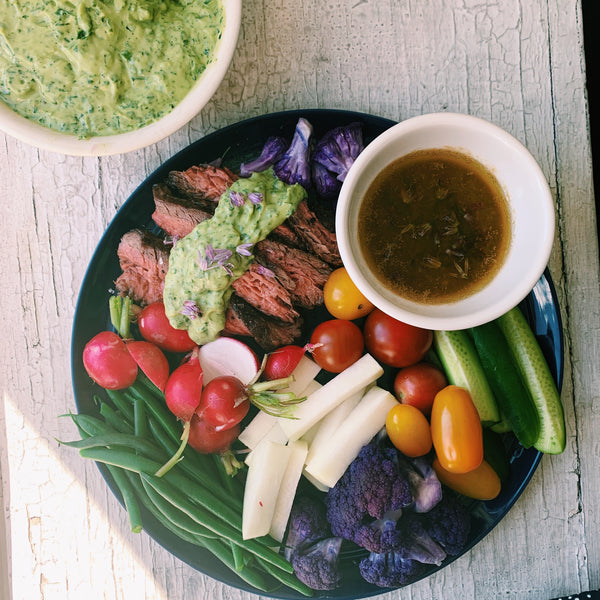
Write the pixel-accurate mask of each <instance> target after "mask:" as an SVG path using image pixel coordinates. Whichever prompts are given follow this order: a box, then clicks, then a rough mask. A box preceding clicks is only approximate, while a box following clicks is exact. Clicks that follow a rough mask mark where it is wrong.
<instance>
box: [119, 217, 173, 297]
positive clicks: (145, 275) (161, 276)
mask: <svg viewBox="0 0 600 600" xmlns="http://www.w3.org/2000/svg"><path fill="white" fill-rule="evenodd" d="M117 256H118V257H119V263H120V265H121V269H122V270H123V273H122V274H121V275H120V276H119V277H118V279H117V280H116V281H115V286H116V289H117V291H119V292H120V293H124V294H127V295H129V296H131V298H133V299H134V300H135V301H136V302H143V303H145V304H149V303H151V302H155V301H156V300H158V299H162V293H163V288H164V284H165V275H166V274H167V270H168V268H169V250H168V249H167V247H166V246H165V243H164V241H163V239H162V238H160V237H159V236H157V235H154V234H153V233H150V232H148V231H143V230H141V229H133V230H132V231H128V232H127V233H126V234H125V235H123V237H122V238H121V241H120V242H119V247H118V248H117Z"/></svg>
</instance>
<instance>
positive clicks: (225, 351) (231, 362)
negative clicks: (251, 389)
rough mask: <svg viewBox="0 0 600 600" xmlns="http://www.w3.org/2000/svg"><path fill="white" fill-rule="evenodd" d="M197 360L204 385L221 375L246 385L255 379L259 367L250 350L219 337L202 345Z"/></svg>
mask: <svg viewBox="0 0 600 600" xmlns="http://www.w3.org/2000/svg"><path fill="white" fill-rule="evenodd" d="M198 358H199V360H200V365H201V367H202V371H203V372H204V385H206V384H208V383H209V382H210V381H211V380H213V379H214V378H215V377H220V376H221V375H231V376H233V377H236V378H237V379H239V380H240V381H241V382H242V383H243V384H244V385H247V384H249V383H250V382H251V381H252V380H253V379H254V378H255V377H256V374H257V373H258V369H259V367H260V363H259V360H258V357H257V356H256V354H255V352H254V351H253V350H252V348H250V346H248V345H247V344H244V342H240V341H239V340H236V339H235V338H230V337H220V338H217V339H216V340H214V341H212V342H208V344H204V345H203V346H201V347H200V350H199V352H198Z"/></svg>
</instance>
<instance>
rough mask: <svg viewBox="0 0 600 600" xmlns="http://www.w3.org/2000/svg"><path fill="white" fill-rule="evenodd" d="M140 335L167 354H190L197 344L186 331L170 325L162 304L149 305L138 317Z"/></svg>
mask: <svg viewBox="0 0 600 600" xmlns="http://www.w3.org/2000/svg"><path fill="white" fill-rule="evenodd" d="M138 327H139V329H140V334H141V335H142V337H143V338H144V339H145V340H147V341H148V342H152V343H153V344H156V345H157V346H158V347H159V348H162V349H163V350H166V351H167V352H189V351H190V350H193V349H194V347H195V346H196V343H195V342H194V341H193V340H192V339H191V338H190V336H189V335H188V332H187V331H185V330H184V329H175V327H173V326H172V325H171V323H169V319H168V317H167V315H166V313H165V306H164V304H163V303H162V302H154V303H152V304H148V306H145V307H144V308H143V309H142V312H141V313H140V315H139V317H138Z"/></svg>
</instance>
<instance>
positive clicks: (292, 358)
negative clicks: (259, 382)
mask: <svg viewBox="0 0 600 600" xmlns="http://www.w3.org/2000/svg"><path fill="white" fill-rule="evenodd" d="M305 352H306V347H304V348H301V347H300V346H295V345H293V344H292V345H290V346H282V347H281V348H278V349H277V350H275V351H273V352H271V353H270V354H269V355H268V357H267V363H266V365H265V369H264V371H263V375H264V376H265V379H269V380H272V379H281V378H282V377H289V376H290V375H291V374H292V373H293V372H294V369H295V368H296V367H297V366H298V363H299V362H300V360H301V359H302V357H303V356H304V353H305Z"/></svg>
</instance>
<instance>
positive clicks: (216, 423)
mask: <svg viewBox="0 0 600 600" xmlns="http://www.w3.org/2000/svg"><path fill="white" fill-rule="evenodd" d="M249 408H250V400H249V399H248V391H247V389H246V387H245V386H244V384H243V383H242V382H241V381H240V380H239V379H238V378H237V377H233V376H231V375H222V376H220V377H215V378H214V379H213V380H212V381H210V382H209V383H208V384H207V385H206V387H205V388H204V391H203V392H202V401H201V403H200V406H199V407H198V411H197V413H196V414H197V415H198V416H199V417H200V418H201V419H202V420H203V421H204V422H205V423H206V424H207V425H209V426H211V427H214V429H215V430H216V431H223V430H225V429H230V428H231V427H234V426H235V425H237V424H238V423H239V422H240V421H241V420H242V419H243V418H244V417H245V416H246V415H247V414H248V410H249Z"/></svg>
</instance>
